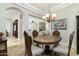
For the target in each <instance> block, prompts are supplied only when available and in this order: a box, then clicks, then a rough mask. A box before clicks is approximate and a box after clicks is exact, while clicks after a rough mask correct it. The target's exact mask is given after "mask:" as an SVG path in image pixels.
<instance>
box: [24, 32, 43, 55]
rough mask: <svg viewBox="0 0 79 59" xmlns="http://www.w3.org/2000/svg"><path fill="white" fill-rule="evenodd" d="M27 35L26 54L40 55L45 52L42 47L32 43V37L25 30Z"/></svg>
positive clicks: (25, 35)
mask: <svg viewBox="0 0 79 59" xmlns="http://www.w3.org/2000/svg"><path fill="white" fill-rule="evenodd" d="M24 37H25V55H27V56H32V55H39V54H41V53H42V52H43V49H42V48H39V47H37V46H34V45H32V38H31V37H30V36H29V35H28V34H27V33H26V32H25V31H24Z"/></svg>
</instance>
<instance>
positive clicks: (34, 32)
mask: <svg viewBox="0 0 79 59" xmlns="http://www.w3.org/2000/svg"><path fill="white" fill-rule="evenodd" d="M32 35H33V37H34V38H35V37H37V36H38V32H37V31H36V30H33V32H32Z"/></svg>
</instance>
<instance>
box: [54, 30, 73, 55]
mask: <svg viewBox="0 0 79 59" xmlns="http://www.w3.org/2000/svg"><path fill="white" fill-rule="evenodd" d="M73 37H74V31H73V32H72V33H71V34H70V37H69V45H68V47H65V46H63V45H61V44H60V45H58V46H57V47H55V48H53V51H54V52H57V53H58V55H62V54H64V55H67V56H70V50H71V46H72V41H73Z"/></svg>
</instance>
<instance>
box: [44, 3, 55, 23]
mask: <svg viewBox="0 0 79 59" xmlns="http://www.w3.org/2000/svg"><path fill="white" fill-rule="evenodd" d="M49 7H50V6H49V4H48V8H49ZM55 17H56V13H51V10H50V8H49V10H48V13H46V14H45V15H44V16H43V19H44V20H47V21H48V22H51V21H52V20H54V19H55Z"/></svg>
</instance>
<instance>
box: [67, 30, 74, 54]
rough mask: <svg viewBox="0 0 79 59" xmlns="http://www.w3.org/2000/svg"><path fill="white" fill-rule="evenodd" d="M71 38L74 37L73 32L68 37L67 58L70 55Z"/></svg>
mask: <svg viewBox="0 0 79 59" xmlns="http://www.w3.org/2000/svg"><path fill="white" fill-rule="evenodd" d="M73 37H74V31H73V32H72V33H71V34H70V37H69V46H68V56H69V55H70V50H71V46H72V41H73Z"/></svg>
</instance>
